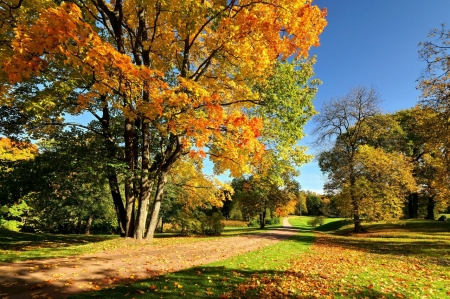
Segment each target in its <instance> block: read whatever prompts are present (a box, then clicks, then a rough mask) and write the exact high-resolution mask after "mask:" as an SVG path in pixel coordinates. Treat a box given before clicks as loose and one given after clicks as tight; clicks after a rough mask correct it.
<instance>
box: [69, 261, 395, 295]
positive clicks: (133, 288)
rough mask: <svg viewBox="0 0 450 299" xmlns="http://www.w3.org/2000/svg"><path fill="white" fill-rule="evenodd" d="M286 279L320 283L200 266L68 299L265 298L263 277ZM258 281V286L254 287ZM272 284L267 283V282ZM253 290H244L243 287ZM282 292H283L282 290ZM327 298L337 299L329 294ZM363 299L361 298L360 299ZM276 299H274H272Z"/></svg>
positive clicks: (280, 274)
mask: <svg viewBox="0 0 450 299" xmlns="http://www.w3.org/2000/svg"><path fill="white" fill-rule="evenodd" d="M287 275H298V279H300V280H307V281H310V282H314V281H316V282H319V281H321V280H323V278H321V277H320V276H319V275H309V276H308V277H306V276H302V275H303V274H301V273H289V272H286V271H274V270H270V271H252V270H243V269H232V268H225V267H221V266H219V267H212V266H203V267H202V266H200V267H195V268H190V269H187V270H183V271H179V272H175V273H171V274H167V275H160V276H155V277H153V278H149V279H146V280H141V281H136V282H134V283H131V284H128V285H118V286H114V287H112V288H109V289H103V290H100V291H95V292H86V293H82V294H78V295H75V296H71V297H69V298H70V299H88V298H124V297H128V296H129V297H131V298H165V299H171V298H180V297H185V298H265V296H264V295H263V293H261V291H262V288H263V287H264V282H262V280H261V278H262V277H263V276H264V277H274V276H278V277H286V276H287ZM256 281H258V282H257V283H255V282H256ZM268 283H269V284H270V283H271V282H270V281H269V282H268ZM249 285H252V286H253V287H248V288H244V287H242V286H249ZM316 285H320V284H314V283H311V289H309V290H308V289H305V288H303V289H302V290H301V291H300V290H295V287H294V288H292V289H291V292H290V294H289V296H286V294H283V293H281V292H280V293H279V294H278V295H279V296H278V297H276V298H294V297H295V298H313V297H314V296H317V294H318V293H320V291H321V290H318V289H316ZM282 291H284V290H282ZM323 291H324V292H325V293H323V294H326V292H327V291H328V292H330V293H329V295H330V296H333V297H334V295H337V293H334V292H333V291H331V290H327V289H324V290H323ZM339 293H340V294H344V296H345V295H351V296H356V297H357V298H364V296H366V297H368V298H388V299H393V298H398V297H397V296H398V293H396V294H394V293H389V292H386V293H383V292H379V291H376V290H373V289H369V288H366V287H360V286H358V291H357V292H356V291H355V290H354V289H353V287H351V286H348V287H347V288H346V289H345V290H342V289H341V290H340V292H339ZM361 295H362V296H363V297H360V296H361ZM273 298H275V297H273Z"/></svg>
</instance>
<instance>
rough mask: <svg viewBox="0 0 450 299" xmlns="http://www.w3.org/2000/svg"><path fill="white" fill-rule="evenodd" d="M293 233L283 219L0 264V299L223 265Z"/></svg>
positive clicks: (59, 294)
mask: <svg viewBox="0 0 450 299" xmlns="http://www.w3.org/2000/svg"><path fill="white" fill-rule="evenodd" d="M297 231H298V230H297V229H293V228H292V226H291V225H290V224H289V222H288V220H287V218H283V228H280V229H274V230H270V231H267V232H263V233H258V234H252V235H246V236H236V237H225V238H218V239H213V240H207V241H199V242H195V243H190V244H174V245H168V246H154V247H153V246H152V247H150V248H149V249H148V250H145V251H142V250H141V251H139V250H138V249H132V250H123V249H122V250H121V251H108V252H102V253H97V254H89V255H80V256H75V257H68V258H57V259H47V260H37V261H26V262H17V263H10V264H0V298H4V297H8V298H9V299H27V298H52V299H57V298H65V297H67V296H70V295H73V294H76V293H80V292H83V291H90V290H95V289H102V288H106V287H109V286H111V285H114V284H118V283H127V282H131V281H135V280H139V279H147V278H149V277H152V276H155V275H160V274H162V273H167V272H175V271H179V270H181V269H186V268H190V267H194V266H199V265H202V264H207V263H211V262H214V261H219V260H224V259H227V258H229V257H232V256H236V255H239V254H243V253H246V252H249V251H254V250H257V249H259V248H261V247H264V246H268V245H272V244H275V243H277V242H280V241H282V240H284V239H286V238H288V237H290V236H293V235H294V234H296V233H297Z"/></svg>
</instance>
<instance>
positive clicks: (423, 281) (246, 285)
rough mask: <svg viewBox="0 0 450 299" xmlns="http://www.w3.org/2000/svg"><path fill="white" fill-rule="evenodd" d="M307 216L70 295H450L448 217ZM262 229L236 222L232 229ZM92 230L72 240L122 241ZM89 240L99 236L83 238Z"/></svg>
mask: <svg viewBox="0 0 450 299" xmlns="http://www.w3.org/2000/svg"><path fill="white" fill-rule="evenodd" d="M309 219H311V217H305V216H303V217H291V218H290V222H291V224H292V225H293V226H294V227H296V228H298V229H299V230H300V232H299V233H298V234H297V235H295V236H294V237H292V238H290V239H288V240H286V241H283V242H280V243H277V244H274V245H271V246H268V247H263V248H261V249H260V250H257V251H253V252H250V253H247V254H242V255H238V256H236V257H233V258H230V259H227V260H224V261H220V262H216V263H212V264H208V265H203V266H200V267H196V268H191V269H186V270H183V271H179V272H176V273H167V274H164V275H161V276H157V277H154V278H152V279H148V280H143V281H137V282H135V283H133V284H130V285H119V286H115V287H113V288H111V289H105V290H100V291H96V292H89V293H82V294H79V295H77V296H75V297H71V298H78V299H80V298H81V299H84V298H179V297H185V298H222V299H224V298H239V297H240V298H295V297H299V298H313V297H318V298H388V299H394V298H412V299H419V298H436V299H438V298H449V297H450V271H449V269H450V222H440V221H427V220H407V221H403V222H399V223H364V227H365V228H366V229H367V233H362V234H354V233H352V225H351V223H349V222H348V221H345V220H344V219H339V218H337V219H327V220H326V221H325V223H324V224H323V225H321V226H318V227H316V228H312V227H311V226H308V225H307V221H308V220H309ZM259 231H261V230H257V229H255V228H247V227H233V228H228V229H227V234H229V235H228V236H232V235H236V234H246V233H254V232H259ZM38 237H39V238H40V236H39V235H37V236H36V238H38ZM225 237H227V236H225ZM27 238H30V236H29V235H28V236H26V237H24V239H23V240H20V239H17V240H16V241H15V242H13V241H12V240H11V241H10V244H9V245H11V244H13V245H14V244H15V245H16V246H27V245H25V243H26V242H29V241H32V240H29V239H28V240H27ZM46 238H48V237H46ZM55 238H62V239H59V241H61V242H64V240H66V239H64V237H63V236H55ZM92 238H93V239H89V238H86V237H85V236H77V238H74V241H73V242H76V244H71V245H70V246H80V247H83V246H89V244H90V246H94V247H95V246H106V244H110V243H111V246H116V245H117V243H116V242H118V240H117V239H114V238H112V237H109V236H108V237H107V236H98V237H95V236H93V237H92ZM103 238H105V239H103ZM6 239H7V237H6ZM199 239H200V240H204V239H202V238H161V239H157V240H155V242H156V244H159V245H161V246H165V244H171V243H170V242H195V241H196V240H199ZM4 240H5V236H4V235H3V236H1V237H0V248H3V247H2V246H6V247H8V246H9V245H4V242H3V241H4ZM91 240H92V242H93V243H87V244H85V242H90V241H91ZM22 241H23V242H25V243H23V244H22V243H21V242H22ZM34 241H38V242H43V240H40V241H39V240H34ZM55 241H58V240H55ZM119 241H120V240H119ZM21 244H22V245H21ZM119 245H120V244H119ZM70 246H69V247H70ZM134 246H145V245H143V244H136V245H134Z"/></svg>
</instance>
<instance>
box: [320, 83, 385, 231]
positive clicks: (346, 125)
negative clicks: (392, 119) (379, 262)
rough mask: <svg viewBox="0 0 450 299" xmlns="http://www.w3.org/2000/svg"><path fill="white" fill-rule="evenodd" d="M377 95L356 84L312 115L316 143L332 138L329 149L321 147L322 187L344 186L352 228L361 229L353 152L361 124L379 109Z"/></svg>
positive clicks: (355, 152)
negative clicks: (333, 143)
mask: <svg viewBox="0 0 450 299" xmlns="http://www.w3.org/2000/svg"><path fill="white" fill-rule="evenodd" d="M380 103H381V98H380V96H379V94H378V92H377V91H376V90H375V89H374V88H366V87H362V86H359V87H356V88H354V89H352V90H351V91H350V92H349V93H348V94H347V95H346V96H344V97H341V98H334V99H331V100H330V101H329V102H327V103H325V104H324V105H323V108H322V111H321V112H320V114H319V115H318V116H316V117H315V124H316V126H315V129H314V135H315V137H316V146H317V147H320V146H324V145H325V144H328V143H329V142H330V141H331V140H333V138H336V139H335V140H336V144H335V146H334V147H333V149H331V150H326V149H322V151H321V153H320V154H319V165H320V168H321V169H322V171H323V172H325V173H327V174H328V183H327V184H326V186H325V188H327V189H328V191H331V192H336V191H338V190H342V188H343V187H344V186H347V189H348V193H347V194H348V196H349V201H350V203H351V206H352V218H353V222H354V230H355V232H360V231H362V226H361V219H360V204H359V196H358V195H357V192H356V191H357V190H356V189H357V179H358V174H357V171H358V165H357V161H356V155H357V151H358V147H359V146H360V142H361V138H362V137H363V132H362V126H363V124H364V123H365V122H366V121H367V120H368V119H369V118H370V117H373V116H375V115H377V114H379V113H380V108H379V105H380Z"/></svg>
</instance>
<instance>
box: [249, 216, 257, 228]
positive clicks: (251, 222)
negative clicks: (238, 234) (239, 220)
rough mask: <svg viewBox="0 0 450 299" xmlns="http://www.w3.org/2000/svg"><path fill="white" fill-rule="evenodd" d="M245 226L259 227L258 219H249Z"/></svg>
mask: <svg viewBox="0 0 450 299" xmlns="http://www.w3.org/2000/svg"><path fill="white" fill-rule="evenodd" d="M247 226H248V227H258V226H259V218H253V219H250V221H249V222H248V224H247Z"/></svg>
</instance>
